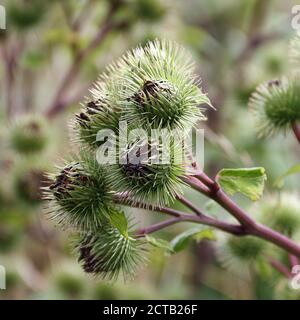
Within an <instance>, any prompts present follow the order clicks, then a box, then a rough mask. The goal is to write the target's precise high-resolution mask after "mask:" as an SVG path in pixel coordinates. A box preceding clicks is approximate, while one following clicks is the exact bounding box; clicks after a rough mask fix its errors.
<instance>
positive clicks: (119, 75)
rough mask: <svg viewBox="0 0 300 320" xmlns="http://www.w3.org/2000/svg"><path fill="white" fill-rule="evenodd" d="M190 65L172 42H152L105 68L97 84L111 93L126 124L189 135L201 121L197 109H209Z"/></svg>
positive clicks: (201, 111) (200, 111) (188, 58)
mask: <svg viewBox="0 0 300 320" xmlns="http://www.w3.org/2000/svg"><path fill="white" fill-rule="evenodd" d="M191 61H192V60H191V58H190V55H189V54H188V53H187V52H186V51H185V50H184V49H183V48H181V47H180V46H178V45H176V44H175V43H174V42H171V41H158V40H156V41H154V42H149V43H148V44H146V46H145V47H144V48H141V47H138V48H136V49H134V50H132V51H130V52H128V53H127V54H125V55H124V56H123V57H122V58H121V59H120V60H118V61H117V62H116V63H115V64H112V65H111V66H109V67H108V69H107V72H106V74H103V75H102V76H101V80H100V82H101V81H103V82H105V83H106V87H107V90H108V92H110V93H113V94H111V96H114V97H115V103H116V104H117V105H118V107H119V108H120V109H121V110H122V119H123V120H125V121H127V122H128V123H130V124H132V123H134V124H136V125H138V126H140V127H143V128H146V129H148V128H149V127H151V128H158V127H163V128H169V129H182V130H184V131H185V130H187V131H189V130H190V129H191V127H192V126H193V125H194V124H195V123H196V122H197V121H198V120H204V119H205V116H204V115H203V109H201V107H200V105H201V104H208V105H210V101H209V99H208V97H207V96H206V95H205V94H204V93H203V92H202V90H201V89H200V87H199V81H197V80H196V79H195V76H194V75H193V72H194V67H193V63H192V62H191Z"/></svg>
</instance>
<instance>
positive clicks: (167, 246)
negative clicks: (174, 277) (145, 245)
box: [146, 235, 174, 253]
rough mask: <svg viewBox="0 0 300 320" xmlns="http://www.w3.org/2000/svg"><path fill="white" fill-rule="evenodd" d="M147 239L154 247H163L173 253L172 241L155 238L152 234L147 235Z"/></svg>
mask: <svg viewBox="0 0 300 320" xmlns="http://www.w3.org/2000/svg"><path fill="white" fill-rule="evenodd" d="M146 240H147V241H148V242H149V243H150V244H151V245H152V246H154V247H156V248H161V249H164V250H166V251H167V252H168V253H173V252H174V251H173V248H172V246H171V244H170V242H168V241H166V240H163V239H158V238H154V237H152V236H149V235H146Z"/></svg>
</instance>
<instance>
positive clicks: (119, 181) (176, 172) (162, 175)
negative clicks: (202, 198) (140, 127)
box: [107, 140, 185, 206]
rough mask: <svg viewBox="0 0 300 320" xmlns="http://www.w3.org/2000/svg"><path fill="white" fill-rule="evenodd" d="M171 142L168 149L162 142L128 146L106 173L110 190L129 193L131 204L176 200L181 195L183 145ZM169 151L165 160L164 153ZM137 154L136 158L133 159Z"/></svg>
mask: <svg viewBox="0 0 300 320" xmlns="http://www.w3.org/2000/svg"><path fill="white" fill-rule="evenodd" d="M169 142H170V143H169V145H167V146H166V145H161V144H159V143H158V144H156V145H155V144H154V143H152V144H151V143H148V144H146V145H140V144H139V143H138V142H136V143H134V144H133V145H128V149H127V150H125V151H124V153H121V157H122V159H118V163H117V164H115V165H111V166H110V169H109V170H108V172H107V179H108V181H109V182H110V185H111V188H112V189H113V190H114V191H115V192H119V193H124V192H126V193H127V194H128V195H129V197H128V199H130V200H129V203H133V204H143V205H146V206H147V205H157V206H163V205H166V204H169V203H170V202H171V201H173V200H174V199H175V197H176V195H177V194H180V193H182V186H183V182H182V179H181V177H182V176H183V175H184V174H185V164H184V150H182V146H179V145H177V144H176V143H172V142H171V140H170V141H169ZM166 150H167V157H166V158H165V159H164V154H163V151H166ZM133 154H134V155H133ZM135 155H137V157H136V158H135V159H133V158H132V157H134V156H135ZM123 160H125V161H124V162H123ZM163 160H165V161H164V162H163Z"/></svg>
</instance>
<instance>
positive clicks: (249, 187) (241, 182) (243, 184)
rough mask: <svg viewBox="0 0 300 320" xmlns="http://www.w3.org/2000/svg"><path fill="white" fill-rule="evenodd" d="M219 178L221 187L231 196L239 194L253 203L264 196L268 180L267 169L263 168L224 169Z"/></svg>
mask: <svg viewBox="0 0 300 320" xmlns="http://www.w3.org/2000/svg"><path fill="white" fill-rule="evenodd" d="M217 177H218V182H219V183H220V185H221V187H222V188H223V189H224V191H225V192H227V193H228V194H229V195H234V194H235V193H237V192H239V193H242V194H243V195H244V196H246V197H248V198H249V199H251V200H252V201H256V200H258V199H259V198H260V197H261V196H262V193H263V190H264V184H265V180H266V179H267V176H266V173H265V169H264V168H262V167H257V168H240V169H222V170H221V171H220V172H219V173H218V176H217Z"/></svg>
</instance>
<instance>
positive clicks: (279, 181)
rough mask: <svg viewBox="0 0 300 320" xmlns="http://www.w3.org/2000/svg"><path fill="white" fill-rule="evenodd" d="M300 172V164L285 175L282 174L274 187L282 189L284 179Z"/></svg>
mask: <svg viewBox="0 0 300 320" xmlns="http://www.w3.org/2000/svg"><path fill="white" fill-rule="evenodd" d="M298 172H300V163H298V164H296V165H294V166H292V167H290V168H289V169H288V170H287V171H286V172H285V173H284V174H282V175H281V176H279V177H278V178H277V179H276V180H275V182H274V186H275V187H277V188H282V187H283V185H284V179H285V178H286V177H287V176H290V175H292V174H295V173H298Z"/></svg>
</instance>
